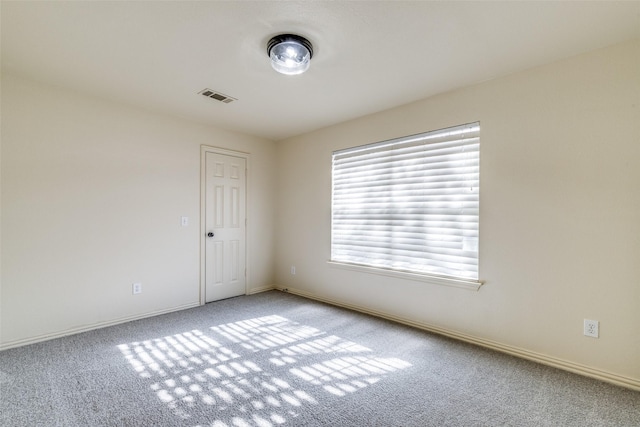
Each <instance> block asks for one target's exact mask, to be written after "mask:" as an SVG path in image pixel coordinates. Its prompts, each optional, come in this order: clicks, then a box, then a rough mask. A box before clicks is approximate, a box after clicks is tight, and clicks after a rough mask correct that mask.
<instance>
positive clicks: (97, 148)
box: [0, 75, 275, 347]
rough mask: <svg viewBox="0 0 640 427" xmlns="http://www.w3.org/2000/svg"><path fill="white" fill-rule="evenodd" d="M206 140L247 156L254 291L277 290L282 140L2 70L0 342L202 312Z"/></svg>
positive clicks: (5, 342)
mask: <svg viewBox="0 0 640 427" xmlns="http://www.w3.org/2000/svg"><path fill="white" fill-rule="evenodd" d="M203 144H204V145H212V146H217V147H222V148H226V149H231V150H238V151H244V152H249V153H250V154H251V171H250V181H249V188H248V191H249V194H250V197H251V200H250V202H249V210H248V216H249V219H250V228H249V235H248V239H249V245H250V246H249V261H250V264H249V266H248V267H249V272H250V280H251V281H250V285H251V287H252V288H259V287H263V286H270V285H272V283H273V274H274V272H273V266H274V258H273V237H274V234H273V229H274V218H275V216H274V208H275V205H274V201H273V200H274V190H275V183H274V180H275V172H274V170H275V168H274V165H275V145H274V143H273V142H271V141H268V140H264V139H260V138H255V137H250V136H245V135H240V134H236V133H231V132H225V131H222V130H219V129H215V128H212V127H207V126H203V125H198V124H194V123H191V122H187V121H183V120H180V119H177V118H172V117H166V116H161V115H156V114H154V113H151V112H147V111H143V110H138V109H135V108H130V107H128V106H126V105H122V104H114V103H110V102H108V101H104V100H100V99H94V98H90V97H86V96H82V95H79V94H74V93H71V92H69V91H64V90H60V89H56V88H53V87H48V86H43V85H40V84H37V83H35V82H31V81H27V80H22V79H20V78H18V77H15V76H8V75H3V76H2V169H1V171H2V182H1V184H2V230H1V231H2V249H3V252H2V288H1V290H2V291H1V310H2V312H1V319H2V323H1V327H2V329H1V334H0V338H1V341H0V345H2V346H5V347H7V346H11V345H15V344H19V343H22V342H25V341H26V342H28V341H29V340H34V339H39V338H42V337H47V336H51V335H55V334H60V333H64V332H67V331H73V330H77V329H83V328H89V327H92V326H96V325H97V326H99V325H102V324H105V323H111V322H118V321H121V320H123V319H127V318H132V317H139V316H145V315H148V314H151V313H156V312H161V311H167V310H174V309H177V308H180V307H185V306H189V305H194V304H198V301H199V281H200V276H199V274H200V233H199V224H200V146H201V145H203ZM181 216H188V217H189V219H190V224H189V226H188V227H184V228H183V227H181V225H180V217H181ZM134 282H141V283H142V286H143V293H142V294H141V295H136V296H133V295H132V293H131V285H132V283H134Z"/></svg>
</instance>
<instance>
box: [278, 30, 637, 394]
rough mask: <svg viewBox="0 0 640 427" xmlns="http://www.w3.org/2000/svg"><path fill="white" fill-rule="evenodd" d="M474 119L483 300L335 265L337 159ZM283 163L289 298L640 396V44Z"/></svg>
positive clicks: (454, 96)
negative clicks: (615, 384) (397, 321)
mask: <svg viewBox="0 0 640 427" xmlns="http://www.w3.org/2000/svg"><path fill="white" fill-rule="evenodd" d="M425 78H428V76H425ZM476 120H479V121H480V122H481V128H482V130H481V160H480V161H481V187H480V191H481V199H480V205H481V208H480V239H481V241H480V254H479V257H480V278H481V279H482V280H485V281H486V284H485V285H484V286H483V287H482V288H481V289H480V290H479V291H478V292H474V291H469V290H465V289H459V288H453V287H446V286H440V285H433V284H427V283H422V282H415V281H411V280H405V279H399V278H390V277H387V276H379V275H373V274H366V273H360V272H354V271H347V270H342V269H337V268H335V267H330V266H329V265H327V263H326V261H327V260H328V259H329V256H330V215H331V206H330V189H331V152H332V150H336V149H341V148H346V147H351V146H355V145H359V144H365V143H371V142H376V141H381V140H385V139H389V138H394V137H399V136H403V135H409V134H414V133H419V132H424V131H429V130H433V129H439V128H443V127H447V126H452V125H457V124H462V123H468V122H473V121H476ZM278 162H279V163H278V169H279V175H278V180H277V185H278V197H279V198H278V221H277V238H276V248H277V257H276V282H277V283H278V285H279V286H283V287H288V288H290V289H291V290H292V291H298V292H301V293H303V294H306V295H310V296H315V297H318V298H324V299H326V300H330V301H334V302H338V303H341V304H346V305H353V306H357V307H359V308H363V309H366V310H371V311H375V312H378V313H383V314H386V315H390V316H397V317H400V318H403V319H406V320H408V321H411V322H416V323H419V324H422V325H427V326H432V327H437V328H442V329H444V330H446V331H451V332H454V333H461V334H466V335H467V336H469V337H474V338H478V339H480V340H484V341H485V342H486V343H493V344H495V345H498V346H499V345H504V346H505V348H507V349H510V350H514V351H515V350H518V349H522V350H523V351H524V353H525V355H528V356H536V355H537V356H540V357H541V358H545V357H546V358H547V360H555V361H556V362H557V363H556V364H558V365H562V364H563V363H565V362H567V364H566V366H568V367H569V368H570V369H572V368H578V370H583V371H584V369H586V368H594V369H595V370H601V371H603V372H604V373H605V375H606V374H614V375H616V376H620V378H618V379H622V381H625V380H628V382H629V383H631V384H632V385H634V386H635V387H640V190H639V189H638V186H639V185H640V43H638V42H635V43H627V44H623V45H618V46H614V47H611V48H608V49H604V50H600V51H596V52H592V53H589V54H585V55H582V56H579V57H575V58H571V59H568V60H565V61H562V62H559V63H556V64H552V65H548V66H544V67H541V68H536V69H533V70H529V71H526V72H521V73H517V74H514V75H510V76H507V77H503V78H499V79H495V80H492V81H489V82H484V83H482V84H478V85H476V86H473V87H469V88H466V89H462V90H458V91H455V92H451V93H446V94H442V95H439V96H435V97H432V98H429V99H426V100H423V101H420V102H417V103H413V104H410V105H405V106H402V107H399V108H395V109H392V110H389V111H386V112H383V113H380V114H374V115H370V116H366V117H363V118H360V119H357V120H353V121H350V122H347V123H343V124H340V125H336V126H332V127H329V128H325V129H322V130H319V131H316V132H313V133H310V134H307V135H304V136H300V137H296V138H292V139H289V140H285V141H281V142H279V143H278ZM291 265H295V266H296V268H297V271H296V273H297V274H296V275H295V276H292V275H291V274H290V271H289V268H290V266H291ZM585 318H588V319H596V320H599V321H600V338H599V339H593V338H587V337H585V336H583V334H582V329H583V319H585Z"/></svg>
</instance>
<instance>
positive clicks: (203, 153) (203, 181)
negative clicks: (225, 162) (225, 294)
mask: <svg viewBox="0 0 640 427" xmlns="http://www.w3.org/2000/svg"><path fill="white" fill-rule="evenodd" d="M207 153H214V154H221V155H223V156H232V157H239V158H242V159H244V160H245V162H246V174H247V175H246V181H245V193H244V194H245V209H246V211H245V218H246V222H245V226H244V230H245V234H244V260H245V266H246V273H245V284H244V294H245V295H247V294H248V293H249V289H250V287H249V272H250V269H249V200H251V199H250V197H249V171H250V170H251V168H250V166H249V165H250V162H249V160H250V159H251V155H250V154H249V153H245V152H243V151H233V150H228V149H226V148H219V147H213V146H209V145H201V146H200V305H205V304H206V302H207V301H206V289H207V286H206V285H207V283H206V275H205V274H206V265H207V264H206V259H205V257H206V238H205V234H206V232H207V230H206V212H205V211H206V206H207V203H206V197H207Z"/></svg>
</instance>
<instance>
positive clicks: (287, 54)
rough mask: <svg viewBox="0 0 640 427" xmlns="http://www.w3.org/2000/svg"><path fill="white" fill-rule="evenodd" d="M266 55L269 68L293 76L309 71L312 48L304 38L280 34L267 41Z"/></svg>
mask: <svg viewBox="0 0 640 427" xmlns="http://www.w3.org/2000/svg"><path fill="white" fill-rule="evenodd" d="M267 55H269V57H270V58H271V66H272V67H273V69H274V70H276V71H277V72H279V73H282V74H287V75H289V76H293V75H296V74H302V73H304V72H305V71H307V70H308V69H309V64H310V62H311V57H312V56H313V46H312V45H311V42H310V41H309V40H307V39H305V38H304V37H301V36H297V35H295V34H280V35H278V36H275V37H272V38H271V40H269V43H268V44H267Z"/></svg>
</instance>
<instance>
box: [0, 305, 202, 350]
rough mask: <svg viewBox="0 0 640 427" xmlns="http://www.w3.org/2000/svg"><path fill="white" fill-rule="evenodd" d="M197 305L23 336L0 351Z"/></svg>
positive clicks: (2, 346) (9, 342) (0, 346)
mask: <svg viewBox="0 0 640 427" xmlns="http://www.w3.org/2000/svg"><path fill="white" fill-rule="evenodd" d="M198 306H200V303H198V302H194V303H190V304H185V305H180V306H177V307H171V308H168V309H163V310H156V311H151V312H147V313H143V314H138V315H135V316H127V317H121V318H118V319H114V320H109V321H106V322H98V323H92V324H90V325H86V326H80V327H76V328H69V329H65V330H64V331H60V332H54V333H50V334H44V335H38V336H35V337H30V338H25V339H21V340H14V341H7V342H4V343H0V351H2V350H7V349H10V348H14V347H22V346H23V345H29V344H35V343H38V342H42V341H48V340H52V339H55V338H61V337H66V336H68V335H73V334H79V333H81V332H88V331H92V330H94V329H100V328H106V327H107V326H114V325H118V324H121V323H126V322H131V321H133V320H140V319H146V318H147V317H153V316H159V315H161V314H167V313H172V312H174V311H180V310H186V309H188V308H194V307H198Z"/></svg>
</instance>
